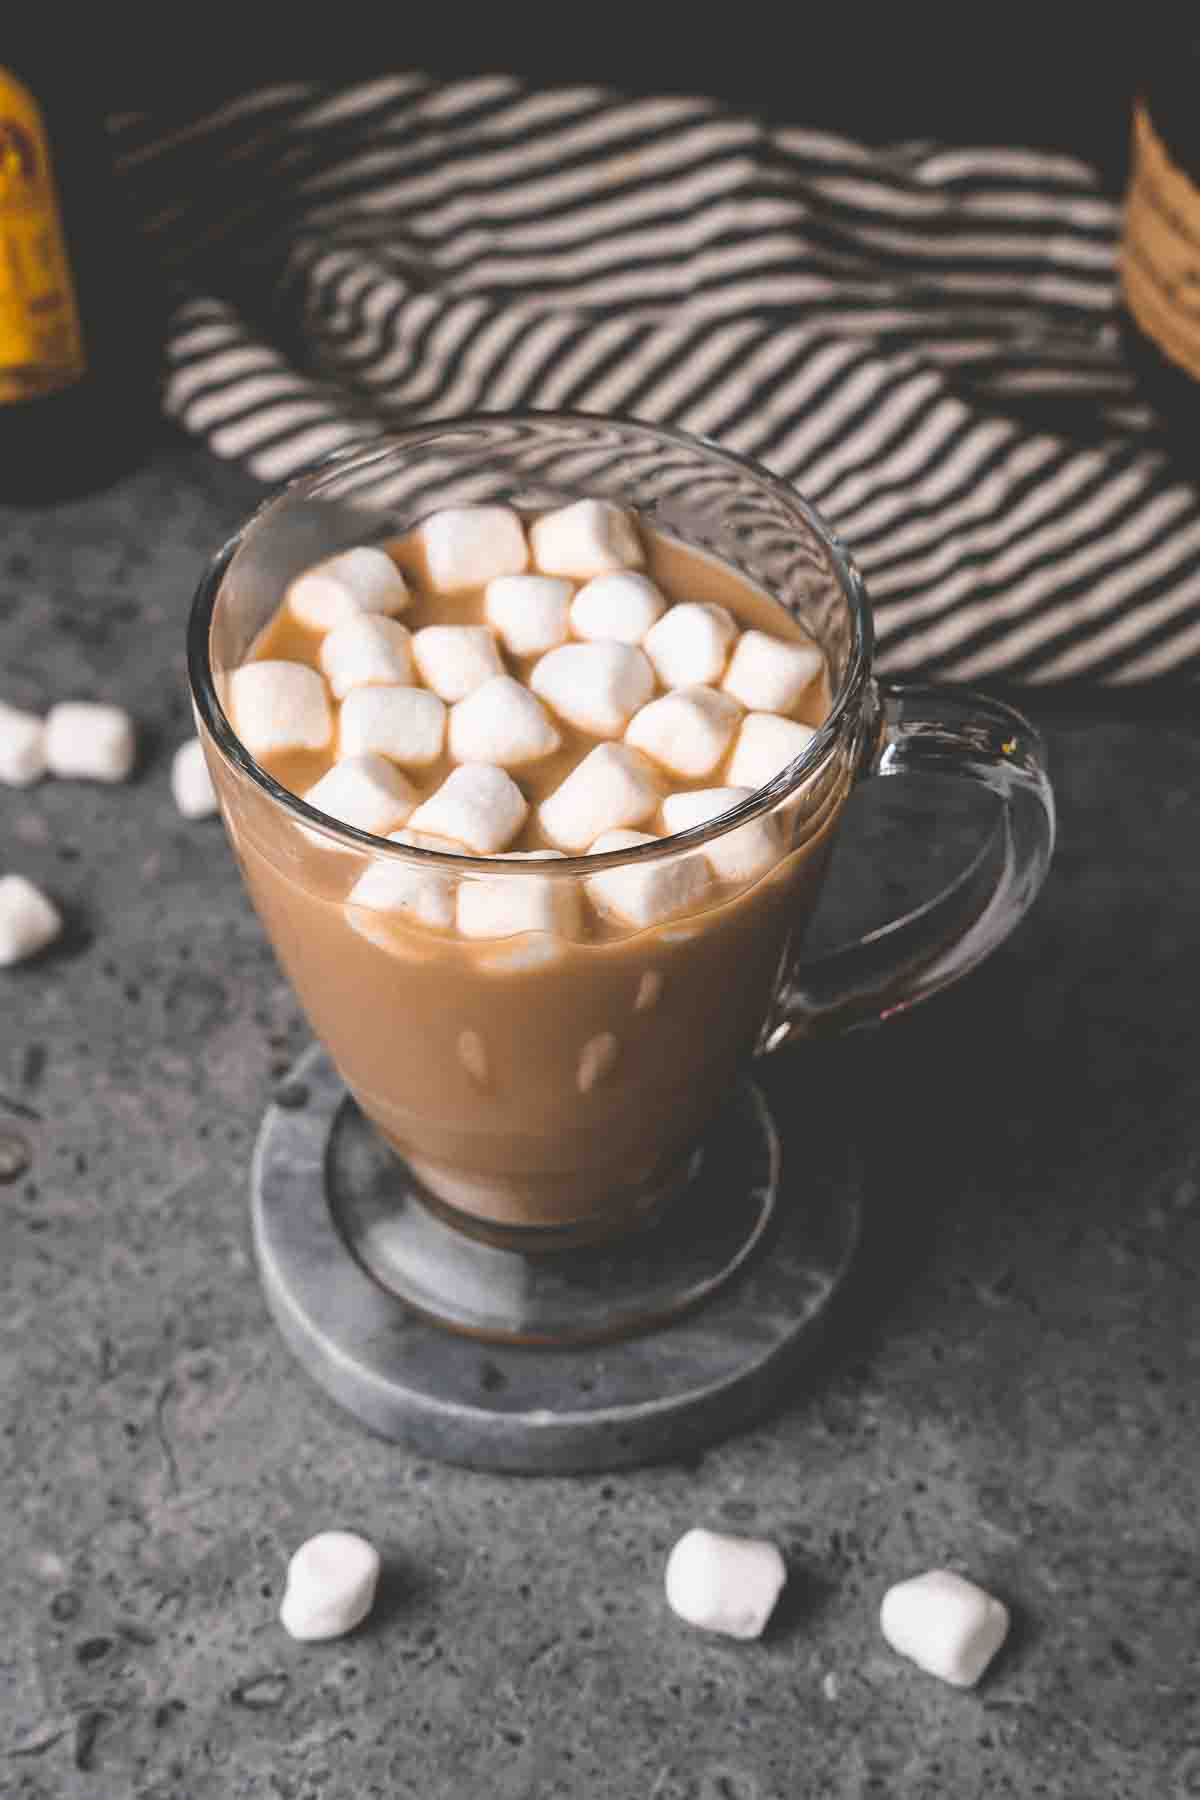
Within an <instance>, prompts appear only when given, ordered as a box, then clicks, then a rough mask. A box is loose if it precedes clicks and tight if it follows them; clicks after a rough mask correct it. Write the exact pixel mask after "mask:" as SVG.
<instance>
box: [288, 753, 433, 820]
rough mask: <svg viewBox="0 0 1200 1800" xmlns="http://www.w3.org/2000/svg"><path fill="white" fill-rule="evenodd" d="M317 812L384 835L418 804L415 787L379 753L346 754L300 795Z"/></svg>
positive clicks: (404, 818)
mask: <svg viewBox="0 0 1200 1800" xmlns="http://www.w3.org/2000/svg"><path fill="white" fill-rule="evenodd" d="M302 798H303V799H304V800H305V801H306V802H307V804H308V805H309V806H315V807H316V809H317V811H318V812H323V813H328V814H329V816H330V818H331V819H340V820H341V822H342V824H343V825H354V826H356V827H357V828H358V830H359V831H370V832H373V833H374V835H375V836H376V837H386V836H387V834H388V832H390V831H398V830H399V828H400V826H401V825H403V824H404V823H405V822H406V820H407V819H408V815H409V814H410V813H411V812H412V810H413V807H414V806H415V805H416V804H417V792H416V789H415V788H413V787H412V786H410V784H409V783H408V782H407V781H405V779H404V777H403V775H401V773H400V771H399V769H396V768H393V766H392V764H391V763H390V762H387V761H385V759H384V758H383V757H382V756H374V755H367V756H349V757H346V758H345V759H344V760H343V761H341V762H335V763H334V765H333V767H332V769H327V770H326V771H325V773H324V775H322V777H321V779H320V781H318V782H317V783H316V785H315V786H314V787H310V788H309V790H308V792H307V793H306V794H304V795H303V796H302Z"/></svg>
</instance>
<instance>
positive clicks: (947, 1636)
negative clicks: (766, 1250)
mask: <svg viewBox="0 0 1200 1800" xmlns="http://www.w3.org/2000/svg"><path fill="white" fill-rule="evenodd" d="M379 1573H380V1557H379V1552H378V1551H377V1550H376V1549H375V1547H374V1545H372V1544H370V1543H369V1542H368V1541H367V1540H366V1538H363V1537H359V1536H358V1534H357V1533H356V1532H352V1531H323V1532H320V1533H318V1535H317V1536H316V1537H313V1538H309V1540H308V1541H307V1543H304V1544H302V1545H301V1546H300V1548H299V1549H298V1550H297V1551H296V1553H295V1555H294V1556H293V1557H292V1559H291V1562H290V1563H289V1564H288V1573H287V1584H286V1588H285V1592H284V1596H283V1602H282V1604H281V1606H280V1611H279V1617H280V1622H281V1623H282V1625H283V1627H284V1630H285V1631H287V1632H288V1633H290V1635H291V1636H292V1637H294V1638H298V1639H301V1640H303V1641H309V1642H312V1641H317V1640H320V1639H324V1638H334V1637H341V1636H343V1635H344V1633H346V1632H348V1631H352V1630H353V1629H354V1627H355V1626H356V1625H359V1624H361V1623H362V1621H363V1620H364V1619H365V1618H366V1616H367V1614H368V1613H369V1612H370V1610H371V1606H372V1604H373V1602H374V1598H375V1589H376V1584H377V1582H378V1579H379ZM665 1579H666V1594H667V1604H668V1605H669V1606H670V1607H671V1610H672V1611H673V1612H674V1613H676V1614H677V1615H678V1616H679V1617H680V1618H681V1619H683V1620H685V1621H686V1623H687V1624H689V1625H695V1626H698V1627H699V1628H700V1629H701V1630H704V1631H717V1632H721V1633H723V1634H724V1635H725V1636H726V1637H733V1638H743V1639H748V1638H756V1637H760V1636H761V1635H762V1633H763V1630H764V1629H765V1627H766V1624H767V1621H768V1619H769V1618H770V1616H771V1614H772V1612H773V1611H774V1608H775V1603H776V1601H777V1600H778V1598H779V1596H780V1594H781V1592H782V1591H783V1587H784V1583H785V1582H786V1580H787V1568H786V1565H785V1563H784V1560H783V1557H782V1556H781V1555H780V1553H779V1550H778V1549H777V1547H776V1546H775V1545H774V1544H772V1543H771V1542H770V1541H769V1540H767V1539H765V1538H746V1537H733V1536H731V1535H729V1534H727V1533H724V1532H718V1531H706V1530H704V1529H702V1528H700V1527H696V1528H694V1529H693V1530H691V1531H688V1532H685V1533H684V1535H683V1537H681V1538H680V1540H679V1542H678V1543H677V1544H676V1545H675V1548H674V1549H673V1550H672V1551H671V1554H670V1556H669V1558H668V1559H667V1567H666V1578H665ZM1008 1623H1009V1620H1008V1609H1007V1607H1005V1606H1004V1605H1003V1604H1002V1602H1001V1601H999V1600H996V1599H993V1597H992V1596H991V1595H990V1594H988V1593H985V1592H984V1590H983V1589H982V1588H980V1587H977V1586H976V1585H975V1583H974V1582H973V1581H968V1580H966V1579H965V1578H964V1577H963V1576H961V1575H956V1574H954V1573H953V1571H951V1570H949V1569H930V1570H928V1571H927V1572H926V1573H925V1574H923V1575H916V1576H914V1577H913V1578H912V1579H911V1580H908V1581H901V1582H898V1583H897V1584H896V1585H895V1586H894V1587H891V1588H889V1589H888V1591H887V1593H886V1594H885V1595H884V1597H883V1604H882V1606H881V1607H880V1613H879V1625H880V1629H881V1631H882V1632H883V1635H884V1637H885V1638H886V1640H887V1642H888V1643H889V1644H890V1645H891V1646H892V1648H893V1649H894V1650H895V1651H897V1652H898V1653H899V1654H900V1655H901V1656H905V1657H907V1658H908V1659H909V1660H910V1661H911V1662H914V1663H916V1665H917V1666H918V1668H921V1669H924V1670H925V1671H926V1672H927V1673H928V1674H930V1675H936V1676H938V1677H940V1679H941V1680H943V1681H947V1682H949V1683H950V1684H951V1685H952V1686H954V1687H961V1688H967V1687H974V1685H975V1683H976V1682H977V1681H978V1680H979V1678H980V1676H981V1675H982V1674H983V1672H984V1670H985V1669H986V1668H987V1666H988V1664H989V1663H990V1662H991V1660H992V1658H993V1657H994V1656H995V1654H996V1652H997V1651H998V1650H999V1648H1000V1646H1001V1645H1002V1644H1003V1642H1004V1640H1005V1638H1006V1636H1007V1635H1008Z"/></svg>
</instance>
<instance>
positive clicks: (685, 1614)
mask: <svg viewBox="0 0 1200 1800" xmlns="http://www.w3.org/2000/svg"><path fill="white" fill-rule="evenodd" d="M786 1580H787V1566H786V1564H785V1563H784V1560H783V1557H782V1556H781V1555H780V1553H779V1551H778V1549H777V1548H776V1547H775V1545H774V1544H771V1543H768V1542H767V1540H766V1539H765V1538H747V1537H733V1536H730V1535H728V1534H727V1533H725V1532H721V1531H705V1530H703V1529H702V1528H701V1527H699V1526H697V1527H695V1528H694V1529H693V1530H691V1531H687V1532H685V1533H684V1535H683V1536H682V1537H681V1538H680V1540H679V1542H678V1543H677V1544H676V1546H675V1548H674V1549H673V1550H672V1552H671V1554H670V1556H669V1557H668V1558H667V1572H666V1590H667V1604H668V1606H669V1607H670V1608H671V1611H672V1612H673V1613H676V1614H678V1616H679V1617H680V1618H681V1619H683V1620H685V1621H686V1622H687V1624H689V1625H697V1626H699V1628H700V1629H701V1630H702V1631H720V1632H723V1633H724V1635H725V1636H726V1637H733V1638H756V1637H761V1636H762V1633H763V1630H764V1627H765V1626H766V1623H767V1620H768V1619H769V1618H770V1616H771V1614H772V1612H773V1611H774V1609H775V1602H776V1601H777V1600H778V1598H779V1596H780V1594H781V1593H782V1591H783V1586H784V1583H785V1582H786Z"/></svg>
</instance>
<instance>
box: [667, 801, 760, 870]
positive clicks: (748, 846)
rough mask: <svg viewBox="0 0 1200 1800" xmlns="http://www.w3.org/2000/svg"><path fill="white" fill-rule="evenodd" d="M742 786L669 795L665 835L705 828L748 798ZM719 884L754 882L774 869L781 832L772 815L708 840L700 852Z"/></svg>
mask: <svg viewBox="0 0 1200 1800" xmlns="http://www.w3.org/2000/svg"><path fill="white" fill-rule="evenodd" d="M750 794H751V789H750V788H745V787H722V788H704V789H702V790H700V791H699V792H689V793H683V794H668V795H667V798H666V799H665V800H664V801H663V804H662V818H663V824H664V825H665V826H666V829H667V833H668V835H673V834H674V833H675V832H677V831H690V830H691V829H692V827H693V826H694V825H707V824H708V823H709V822H710V821H711V820H712V819H717V818H720V816H721V814H722V813H727V812H730V811H731V810H732V809H733V808H734V807H735V806H737V805H739V803H740V802H741V801H743V800H748V799H749V798H750ZM699 854H700V855H701V856H703V857H704V859H705V861H706V862H707V863H708V865H709V867H710V868H711V870H712V872H713V874H714V875H715V876H716V877H717V879H718V881H754V880H756V879H757V878H758V876H760V875H765V874H766V872H767V870H768V869H770V868H773V867H774V865H775V864H776V863H777V862H778V861H779V858H780V857H781V856H782V854H783V831H782V829H781V827H780V824H779V820H778V819H777V818H776V816H775V814H774V813H765V814H763V815H761V816H760V817H759V818H757V819H750V820H749V821H748V822H747V823H746V824H745V825H739V826H737V827H736V828H735V829H734V830H733V831H727V832H725V833H724V834H723V835H722V836H721V837H715V838H710V839H709V841H708V843H707V844H705V845H704V847H703V848H702V849H701V851H700V852H699Z"/></svg>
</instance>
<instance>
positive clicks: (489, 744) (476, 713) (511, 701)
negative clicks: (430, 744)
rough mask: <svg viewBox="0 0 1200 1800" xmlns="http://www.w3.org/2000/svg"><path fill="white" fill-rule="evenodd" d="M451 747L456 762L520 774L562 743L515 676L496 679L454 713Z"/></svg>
mask: <svg viewBox="0 0 1200 1800" xmlns="http://www.w3.org/2000/svg"><path fill="white" fill-rule="evenodd" d="M446 743H447V748H448V749H449V752H450V754H451V756H452V757H453V758H454V760H455V762H460V763H465V762H490V763H496V764H497V765H498V766H499V767H500V768H502V769H517V768H520V766H521V765H522V763H531V762H538V761H540V759H541V758H542V757H543V756H549V755H550V753H551V751H553V750H557V749H558V747H559V745H560V744H561V743H562V739H561V738H560V737H559V735H558V733H557V731H556V730H555V729H554V726H553V725H552V724H551V722H550V719H549V716H548V715H547V712H546V709H545V707H544V706H543V705H542V703H541V701H540V700H538V699H537V698H536V696H535V695H533V694H531V693H530V692H529V689H528V688H527V687H525V686H523V684H522V683H521V682H519V681H516V680H514V679H513V677H512V676H511V675H493V676H492V679H491V680H490V681H485V682H484V683H483V685H482V687H477V688H476V689H475V690H474V692H473V693H470V694H468V695H467V697H466V699H465V700H460V701H459V702H458V703H457V705H455V706H452V707H451V708H450V723H449V728H448V732H447V739H446Z"/></svg>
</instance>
